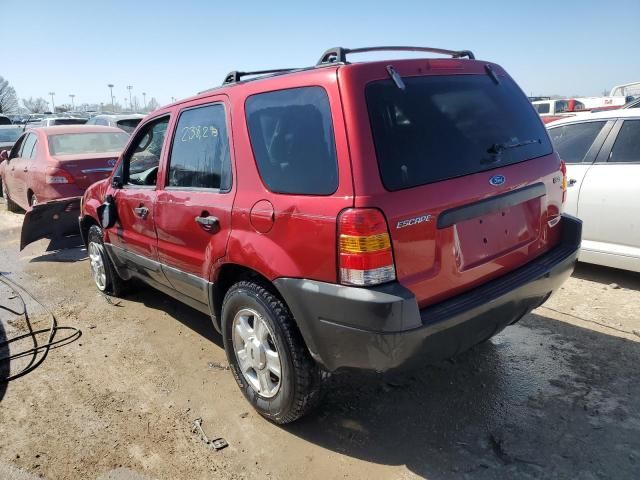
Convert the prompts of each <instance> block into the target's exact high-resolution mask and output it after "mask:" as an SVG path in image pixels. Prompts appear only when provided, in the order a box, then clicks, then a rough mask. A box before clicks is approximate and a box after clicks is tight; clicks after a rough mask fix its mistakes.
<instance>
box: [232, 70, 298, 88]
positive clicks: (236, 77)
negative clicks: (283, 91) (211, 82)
mask: <svg viewBox="0 0 640 480" xmlns="http://www.w3.org/2000/svg"><path fill="white" fill-rule="evenodd" d="M292 70H296V69H295V68H276V69H272V70H256V71H253V72H240V71H238V70H234V71H232V72H229V73H227V75H226V76H225V77H224V81H223V82H222V85H227V84H229V83H236V82H239V81H240V80H241V79H242V77H246V76H249V75H267V74H269V73H284V72H290V71H292Z"/></svg>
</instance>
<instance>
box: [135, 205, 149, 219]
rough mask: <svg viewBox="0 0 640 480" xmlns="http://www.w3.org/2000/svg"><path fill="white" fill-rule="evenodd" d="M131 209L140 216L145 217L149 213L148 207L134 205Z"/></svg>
mask: <svg viewBox="0 0 640 480" xmlns="http://www.w3.org/2000/svg"><path fill="white" fill-rule="evenodd" d="M133 211H134V212H135V213H136V215H137V216H139V217H140V218H147V215H149V209H148V208H147V207H136V208H134V209H133Z"/></svg>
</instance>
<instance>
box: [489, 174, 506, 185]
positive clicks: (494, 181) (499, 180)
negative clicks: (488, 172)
mask: <svg viewBox="0 0 640 480" xmlns="http://www.w3.org/2000/svg"><path fill="white" fill-rule="evenodd" d="M505 181H506V178H504V175H494V176H493V177H491V178H490V179H489V183H490V184H491V185H493V186H494V187H497V186H498V185H502V184H503V183H504V182H505Z"/></svg>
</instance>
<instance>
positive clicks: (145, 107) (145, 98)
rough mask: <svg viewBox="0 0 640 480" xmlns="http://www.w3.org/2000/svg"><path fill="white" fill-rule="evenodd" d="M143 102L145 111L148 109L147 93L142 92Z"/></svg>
mask: <svg viewBox="0 0 640 480" xmlns="http://www.w3.org/2000/svg"><path fill="white" fill-rule="evenodd" d="M142 100H143V102H144V109H145V110H146V109H147V92H142Z"/></svg>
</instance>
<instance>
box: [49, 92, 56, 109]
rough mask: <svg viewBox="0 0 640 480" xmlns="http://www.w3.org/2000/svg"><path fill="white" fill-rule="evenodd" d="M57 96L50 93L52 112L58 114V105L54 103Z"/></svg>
mask: <svg viewBox="0 0 640 480" xmlns="http://www.w3.org/2000/svg"><path fill="white" fill-rule="evenodd" d="M55 94H56V92H49V95H51V111H52V112H53V113H56V105H55V103H53V96H54V95H55Z"/></svg>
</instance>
